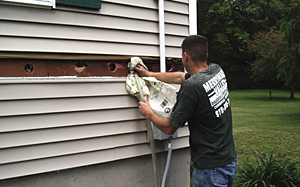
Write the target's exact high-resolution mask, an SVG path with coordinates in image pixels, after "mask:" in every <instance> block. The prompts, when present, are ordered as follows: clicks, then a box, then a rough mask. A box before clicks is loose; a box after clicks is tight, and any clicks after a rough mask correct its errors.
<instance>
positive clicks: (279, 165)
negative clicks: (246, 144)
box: [235, 152, 300, 187]
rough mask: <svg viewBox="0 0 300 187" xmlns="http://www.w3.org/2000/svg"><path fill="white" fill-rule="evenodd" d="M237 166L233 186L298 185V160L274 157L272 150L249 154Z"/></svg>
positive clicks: (289, 186) (281, 186)
mask: <svg viewBox="0 0 300 187" xmlns="http://www.w3.org/2000/svg"><path fill="white" fill-rule="evenodd" d="M238 168H239V169H238V172H237V176H236V180H235V186H242V187H300V167H299V162H296V161H295V160H292V159H291V158H287V157H286V158H275V157H274V153H272V152H270V153H268V154H267V155H258V156H251V157H249V158H248V159H247V161H246V162H244V163H243V164H242V165H241V166H238Z"/></svg>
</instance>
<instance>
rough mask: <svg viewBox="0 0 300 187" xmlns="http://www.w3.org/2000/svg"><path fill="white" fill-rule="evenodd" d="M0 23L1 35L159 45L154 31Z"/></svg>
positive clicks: (13, 22)
mask: <svg viewBox="0 0 300 187" xmlns="http://www.w3.org/2000/svg"><path fill="white" fill-rule="evenodd" d="M0 25H5V27H0V35H2V36H16V37H21V36H22V37H34V38H45V39H69V40H84V41H99V42H117V43H134V44H147V45H159V41H158V37H157V34H155V33H142V32H132V31H124V30H122V31H120V30H114V29H104V28H90V27H80V26H66V25H53V24H46V23H26V22H15V21H1V20H0Z"/></svg>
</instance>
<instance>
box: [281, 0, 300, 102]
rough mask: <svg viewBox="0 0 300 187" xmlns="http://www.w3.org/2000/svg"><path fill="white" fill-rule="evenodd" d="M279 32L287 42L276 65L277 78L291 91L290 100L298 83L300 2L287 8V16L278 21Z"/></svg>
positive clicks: (299, 68) (299, 70) (299, 64)
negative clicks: (277, 70)
mask: <svg viewBox="0 0 300 187" xmlns="http://www.w3.org/2000/svg"><path fill="white" fill-rule="evenodd" d="M280 27H281V31H282V32H283V33H284V36H285V38H286V40H287V43H288V45H287V49H286V52H285V53H284V54H283V57H282V58H281V60H280V61H279V63H278V66H277V67H278V69H279V74H278V78H282V79H283V80H284V81H285V86H288V87H289V88H290V89H291V94H290V99H294V90H295V88H296V87H297V86H299V82H300V1H299V0H295V1H293V2H292V3H291V4H290V6H289V7H288V16H286V17H285V18H283V19H282V20H281V21H280Z"/></svg>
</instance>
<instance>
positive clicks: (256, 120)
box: [191, 90, 300, 186]
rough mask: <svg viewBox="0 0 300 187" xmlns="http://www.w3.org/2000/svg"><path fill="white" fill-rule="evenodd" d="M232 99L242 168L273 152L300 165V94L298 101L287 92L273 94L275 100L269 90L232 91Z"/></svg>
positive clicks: (239, 159)
mask: <svg viewBox="0 0 300 187" xmlns="http://www.w3.org/2000/svg"><path fill="white" fill-rule="evenodd" d="M229 96H230V102H231V103H230V104H231V109H232V118H233V119H232V120H233V136H234V139H235V146H236V148H237V150H238V155H239V157H238V164H239V165H242V164H243V163H245V162H246V161H247V159H248V158H249V157H250V156H258V155H267V154H268V153H269V152H272V153H273V155H272V156H274V158H287V159H293V160H295V161H296V162H299V161H300V92H299V91H298V92H295V100H290V99H289V96H290V92H289V91H286V90H271V99H270V95H269V90H232V91H230V92H229ZM191 167H193V166H192V165H191ZM238 168H239V167H238ZM191 169H192V168H191ZM191 171H192V170H191ZM191 186H192V185H191Z"/></svg>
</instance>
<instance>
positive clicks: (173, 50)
mask: <svg viewBox="0 0 300 187" xmlns="http://www.w3.org/2000/svg"><path fill="white" fill-rule="evenodd" d="M181 53H182V50H181V48H180V47H168V46H167V47H166V56H167V57H174V58H181Z"/></svg>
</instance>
